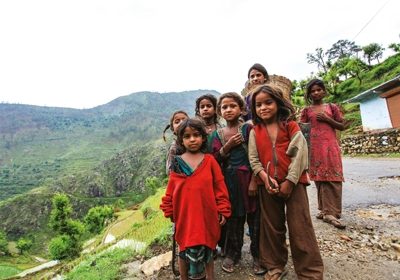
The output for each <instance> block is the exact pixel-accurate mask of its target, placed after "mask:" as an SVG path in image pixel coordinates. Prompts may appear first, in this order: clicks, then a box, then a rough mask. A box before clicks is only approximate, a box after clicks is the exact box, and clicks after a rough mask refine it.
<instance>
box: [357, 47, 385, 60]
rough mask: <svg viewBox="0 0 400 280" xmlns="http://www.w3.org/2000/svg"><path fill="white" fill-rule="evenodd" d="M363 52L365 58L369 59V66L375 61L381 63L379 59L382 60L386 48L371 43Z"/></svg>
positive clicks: (363, 48)
mask: <svg viewBox="0 0 400 280" xmlns="http://www.w3.org/2000/svg"><path fill="white" fill-rule="evenodd" d="M362 50H363V52H364V57H365V58H366V59H367V62H368V65H371V61H372V60H374V59H376V60H377V61H378V63H379V59H380V58H382V56H383V51H384V50H385V48H383V47H382V46H381V45H379V44H378V43H371V44H369V45H366V46H364V47H362Z"/></svg>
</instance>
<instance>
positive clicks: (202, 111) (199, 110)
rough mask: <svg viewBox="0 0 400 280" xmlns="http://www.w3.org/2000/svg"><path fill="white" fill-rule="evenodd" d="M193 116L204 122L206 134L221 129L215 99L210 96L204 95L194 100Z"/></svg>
mask: <svg viewBox="0 0 400 280" xmlns="http://www.w3.org/2000/svg"><path fill="white" fill-rule="evenodd" d="M195 114H196V116H197V117H198V118H200V119H201V120H203V121H204V124H205V126H206V131H207V134H208V135H210V134H211V133H212V132H213V131H215V130H217V129H218V128H221V127H222V126H221V125H220V123H219V122H218V115H217V98H216V97H215V96H214V95H212V94H205V95H202V96H200V97H199V98H197V99H196V109H195Z"/></svg>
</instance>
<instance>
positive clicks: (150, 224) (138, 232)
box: [126, 188, 172, 245]
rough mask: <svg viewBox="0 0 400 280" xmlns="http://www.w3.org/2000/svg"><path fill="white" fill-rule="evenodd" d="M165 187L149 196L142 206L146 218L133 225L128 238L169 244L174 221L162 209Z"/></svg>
mask: <svg viewBox="0 0 400 280" xmlns="http://www.w3.org/2000/svg"><path fill="white" fill-rule="evenodd" d="M164 193H165V189H164V188H161V189H159V190H158V191H157V192H156V194H155V195H153V196H151V197H149V198H148V199H147V200H146V201H145V202H144V203H143V204H142V205H141V207H140V211H142V213H143V214H144V216H145V220H144V221H142V222H137V223H135V224H134V225H133V227H132V230H131V231H130V232H129V233H128V234H127V235H126V237H127V238H130V239H134V240H137V241H140V242H144V243H146V244H147V245H150V244H152V243H154V242H157V243H164V244H167V243H168V242H170V240H171V235H172V232H171V230H172V223H171V221H170V220H169V219H166V218H165V217H164V215H163V213H162V211H161V210H160V203H161V197H162V196H163V195H164Z"/></svg>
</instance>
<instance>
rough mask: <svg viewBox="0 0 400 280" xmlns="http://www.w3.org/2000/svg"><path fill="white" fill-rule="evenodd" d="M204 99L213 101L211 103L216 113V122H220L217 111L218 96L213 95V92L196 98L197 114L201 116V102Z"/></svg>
mask: <svg viewBox="0 0 400 280" xmlns="http://www.w3.org/2000/svg"><path fill="white" fill-rule="evenodd" d="M204 99H207V100H208V101H210V102H211V104H212V105H213V106H214V110H215V114H214V119H213V121H214V123H218V115H217V114H216V112H217V98H216V97H215V96H214V95H212V94H204V95H202V96H200V97H199V98H197V99H196V108H195V114H196V116H198V117H200V118H201V116H200V102H201V101H202V100H204Z"/></svg>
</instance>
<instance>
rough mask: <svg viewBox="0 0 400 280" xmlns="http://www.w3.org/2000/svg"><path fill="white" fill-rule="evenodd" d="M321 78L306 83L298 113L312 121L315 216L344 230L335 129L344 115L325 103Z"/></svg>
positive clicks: (340, 160) (338, 126) (340, 126)
mask: <svg viewBox="0 0 400 280" xmlns="http://www.w3.org/2000/svg"><path fill="white" fill-rule="evenodd" d="M325 96H326V89H325V85H324V83H323V81H321V80H318V79H313V80H311V81H310V82H309V83H308V84H307V88H306V94H305V99H306V102H307V103H308V104H311V106H308V107H306V108H304V109H303V111H302V112H301V120H300V121H301V122H307V123H311V131H310V147H311V152H310V169H309V170H310V179H311V180H313V181H315V185H316V187H317V193H318V209H319V210H320V213H319V214H318V215H317V218H318V219H323V220H324V222H326V223H330V224H332V225H333V226H335V227H337V228H339V229H343V228H345V225H344V224H343V223H341V222H340V221H339V218H340V216H341V213H342V182H343V170H342V159H341V155H340V147H339V145H338V141H337V138H336V129H338V130H343V129H344V124H343V123H344V122H343V116H342V113H341V112H340V110H339V108H338V107H337V106H336V105H335V104H331V103H330V104H325V103H324V97H325Z"/></svg>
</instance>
